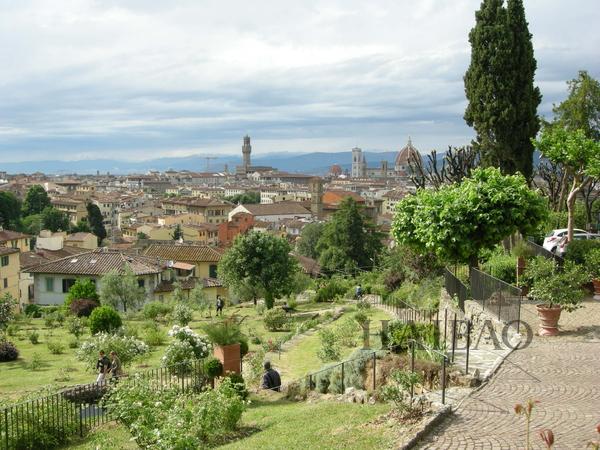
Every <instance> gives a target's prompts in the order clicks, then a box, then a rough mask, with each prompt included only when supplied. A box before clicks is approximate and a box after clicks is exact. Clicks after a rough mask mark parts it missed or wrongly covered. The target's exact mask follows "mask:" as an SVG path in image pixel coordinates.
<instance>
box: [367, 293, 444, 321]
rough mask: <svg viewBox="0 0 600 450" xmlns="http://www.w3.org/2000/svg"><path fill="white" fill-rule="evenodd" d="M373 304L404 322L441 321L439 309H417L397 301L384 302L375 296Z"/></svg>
mask: <svg viewBox="0 0 600 450" xmlns="http://www.w3.org/2000/svg"><path fill="white" fill-rule="evenodd" d="M373 303H374V304H375V305H377V306H379V307H380V308H381V309H383V310H385V311H387V312H389V313H390V314H392V315H394V316H395V317H396V318H397V319H398V320H400V321H402V322H425V323H437V321H438V319H439V311H438V309H437V308H435V309H427V308H415V307H413V306H412V305H409V304H408V303H405V302H403V301H402V300H397V299H396V300H394V303H390V302H384V301H383V300H382V298H381V296H380V295H376V296H374V301H373Z"/></svg>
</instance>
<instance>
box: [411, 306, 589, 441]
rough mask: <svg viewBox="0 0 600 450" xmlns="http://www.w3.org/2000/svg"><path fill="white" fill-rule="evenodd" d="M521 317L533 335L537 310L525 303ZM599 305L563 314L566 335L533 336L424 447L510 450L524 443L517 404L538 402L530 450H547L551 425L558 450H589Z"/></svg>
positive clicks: (521, 418) (521, 419)
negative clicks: (545, 433) (544, 432)
mask: <svg viewBox="0 0 600 450" xmlns="http://www.w3.org/2000/svg"><path fill="white" fill-rule="evenodd" d="M522 319H523V320H524V321H526V322H528V323H530V324H531V325H532V328H533V329H534V331H535V328H537V324H538V320H537V317H536V315H535V307H534V306H533V305H529V304H526V305H523V308H522ZM599 343H600V302H598V301H593V300H591V299H588V300H586V302H584V306H583V308H581V309H580V310H577V311H575V312H573V313H571V314H565V313H563V317H562V318H561V335H560V336H558V337H554V338H550V337H539V336H535V337H534V338H533V341H532V342H531V344H530V345H529V346H525V347H523V348H520V349H518V350H516V351H514V352H513V353H512V354H510V355H509V356H508V357H507V358H506V360H505V361H504V362H503V363H502V365H501V366H500V368H499V370H498V372H497V373H496V374H495V375H494V376H493V378H492V379H491V381H490V382H489V383H487V384H485V385H484V386H483V387H482V388H481V389H479V390H477V391H475V392H474V393H473V394H472V395H471V396H470V397H468V398H467V399H466V400H465V401H463V402H462V403H461V404H460V405H459V407H458V408H457V409H456V411H455V413H454V415H452V416H450V417H449V418H448V419H446V421H445V422H443V423H442V424H441V425H440V426H439V427H438V428H437V429H436V430H435V432H434V433H432V434H431V435H430V436H429V437H428V438H427V439H425V440H424V441H423V442H422V443H421V444H420V447H419V448H423V449H457V448H460V449H512V448H524V446H525V420H524V417H522V416H517V415H516V414H515V413H514V410H513V408H514V405H515V404H516V403H524V402H526V401H527V400H528V399H533V400H538V401H539V402H540V403H539V404H537V405H536V406H535V410H534V413H533V419H532V425H531V430H532V432H531V441H532V448H543V446H542V445H541V444H542V441H541V440H540V438H539V436H538V430H540V429H542V428H550V429H551V430H552V431H553V432H554V435H555V446H554V447H553V448H555V449H575V448H581V449H583V448H586V445H587V442H588V441H590V440H593V439H598V438H600V436H598V434H597V433H596V432H595V427H596V424H598V423H599V422H600V382H599V381H598V373H600V352H599V351H598V348H599V347H598V344H599Z"/></svg>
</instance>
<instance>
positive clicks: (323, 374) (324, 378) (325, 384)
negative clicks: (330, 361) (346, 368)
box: [315, 370, 332, 394]
mask: <svg viewBox="0 0 600 450" xmlns="http://www.w3.org/2000/svg"><path fill="white" fill-rule="evenodd" d="M331 372H332V371H331V370H321V371H320V372H318V373H317V374H316V375H315V386H316V387H317V391H319V392H320V393H321V394H327V391H328V390H329V383H330V380H329V377H330V375H331Z"/></svg>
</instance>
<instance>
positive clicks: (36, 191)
mask: <svg viewBox="0 0 600 450" xmlns="http://www.w3.org/2000/svg"><path fill="white" fill-rule="evenodd" d="M49 206H52V204H51V203H50V197H48V193H47V192H46V190H45V189H44V188H43V187H42V186H40V185H39V184H36V185H33V186H31V187H30V188H29V190H28V191H27V195H26V196H25V201H24V202H23V215H24V216H30V215H32V214H40V213H41V212H42V211H43V210H44V209H45V208H48V207H49Z"/></svg>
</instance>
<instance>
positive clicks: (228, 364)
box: [204, 318, 246, 373]
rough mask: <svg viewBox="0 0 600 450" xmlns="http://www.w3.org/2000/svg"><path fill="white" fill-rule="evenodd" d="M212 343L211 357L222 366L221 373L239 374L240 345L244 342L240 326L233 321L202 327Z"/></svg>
mask: <svg viewBox="0 0 600 450" xmlns="http://www.w3.org/2000/svg"><path fill="white" fill-rule="evenodd" d="M204 332H205V333H206V335H207V336H208V339H210V341H211V342H212V343H213V356H214V357H215V358H217V359H218V360H219V361H221V364H223V373H227V372H235V373H240V372H241V361H242V352H241V344H242V343H243V342H246V337H245V336H244V334H243V333H242V330H241V329H240V326H239V324H238V323H236V322H235V321H234V320H233V319H231V318H230V319H225V320H222V321H218V322H213V323H210V324H208V325H206V326H205V327H204Z"/></svg>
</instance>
